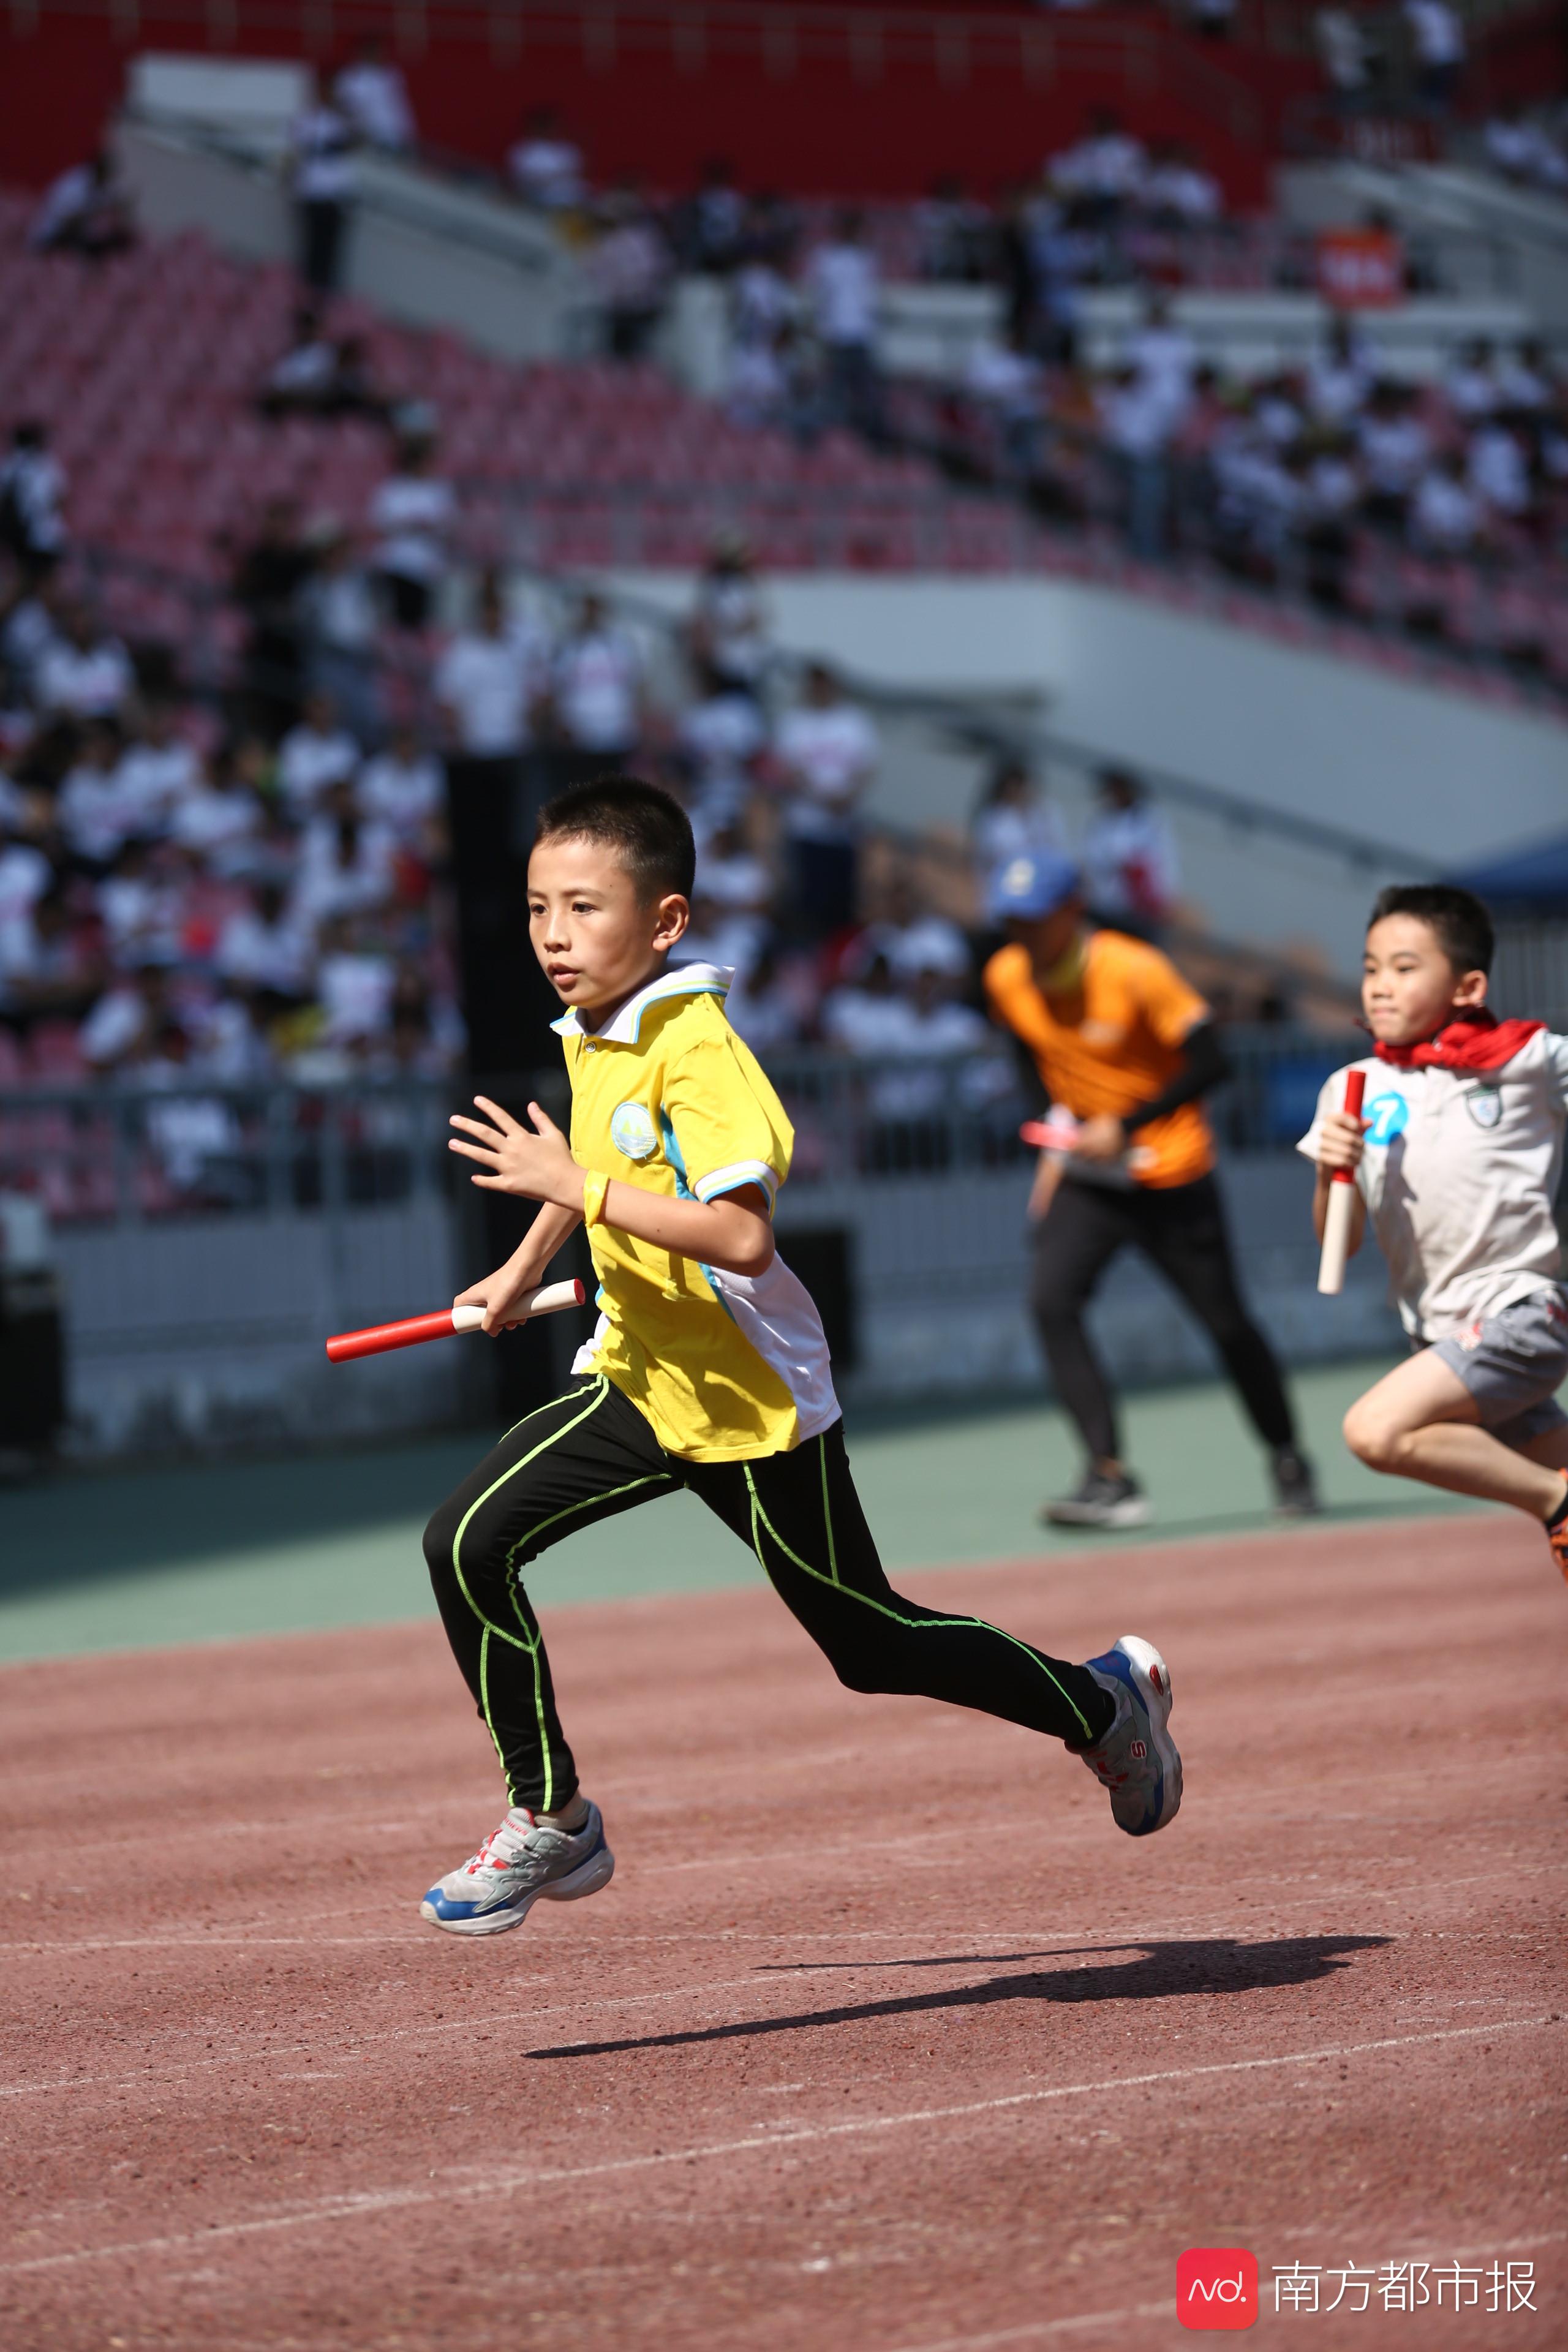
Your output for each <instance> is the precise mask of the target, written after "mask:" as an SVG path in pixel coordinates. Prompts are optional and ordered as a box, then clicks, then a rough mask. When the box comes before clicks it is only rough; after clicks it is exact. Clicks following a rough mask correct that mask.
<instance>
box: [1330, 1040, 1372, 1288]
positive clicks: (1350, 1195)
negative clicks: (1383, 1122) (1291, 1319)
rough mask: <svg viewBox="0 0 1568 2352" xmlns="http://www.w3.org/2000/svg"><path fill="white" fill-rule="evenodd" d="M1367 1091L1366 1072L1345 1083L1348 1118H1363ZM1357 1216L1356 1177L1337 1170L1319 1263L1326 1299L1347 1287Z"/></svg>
mask: <svg viewBox="0 0 1568 2352" xmlns="http://www.w3.org/2000/svg"><path fill="white" fill-rule="evenodd" d="M1365 1092H1366V1072H1365V1071H1364V1070H1352V1072H1351V1073H1350V1076H1348V1077H1347V1078H1346V1080H1345V1116H1346V1118H1360V1117H1361V1106H1362V1097H1363V1095H1364V1094H1365ZM1354 1214H1355V1178H1354V1176H1353V1175H1352V1173H1351V1171H1350V1170H1349V1169H1348V1168H1336V1169H1335V1170H1334V1172H1333V1174H1332V1175H1331V1177H1330V1179H1329V1204H1328V1208H1327V1210H1326V1212H1325V1213H1324V1216H1323V1254H1322V1255H1321V1258H1320V1259H1319V1260H1318V1288H1319V1289H1320V1290H1321V1292H1322V1294H1323V1296H1324V1297H1325V1298H1337V1297H1339V1295H1340V1292H1341V1291H1342V1289H1343V1288H1344V1286H1345V1260H1346V1258H1347V1257H1348V1256H1349V1255H1350V1239H1351V1219H1352V1217H1353V1215H1354Z"/></svg>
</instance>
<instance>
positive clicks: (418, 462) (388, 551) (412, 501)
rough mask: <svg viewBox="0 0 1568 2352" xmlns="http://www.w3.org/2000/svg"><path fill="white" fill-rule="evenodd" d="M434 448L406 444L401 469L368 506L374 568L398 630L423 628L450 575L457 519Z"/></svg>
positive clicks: (421, 443) (428, 443)
mask: <svg viewBox="0 0 1568 2352" xmlns="http://www.w3.org/2000/svg"><path fill="white" fill-rule="evenodd" d="M435 467H436V449H435V444H434V443H433V442H432V441H431V440H429V439H428V438H424V437H422V438H419V439H416V440H410V441H405V442H404V443H403V444H402V446H401V447H400V449H399V452H398V458H397V467H396V471H395V473H391V474H389V475H388V476H387V478H386V479H385V481H384V482H383V483H382V484H381V486H380V488H378V489H377V491H376V493H375V495H374V498H373V499H372V500H371V503H370V522H371V529H372V530H374V532H375V533H376V534H377V544H376V550H375V569H376V572H377V573H378V574H379V576H380V578H381V581H382V583H383V585H384V589H385V591H386V596H387V604H388V609H389V611H390V613H391V616H392V619H393V621H394V622H395V625H396V626H397V627H398V628H400V629H422V628H424V626H425V625H426V622H427V621H428V620H429V618H430V610H431V605H432V604H433V603H434V601H435V597H436V593H437V590H438V589H439V587H440V585H441V583H442V581H443V580H444V579H445V577H446V573H447V538H448V536H449V534H450V532H451V530H452V525H453V522H454V520H456V515H457V500H456V499H454V497H453V495H452V488H451V484H450V483H449V482H444V481H442V480H440V479H439V478H437V474H436V470H435Z"/></svg>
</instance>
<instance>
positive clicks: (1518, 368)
mask: <svg viewBox="0 0 1568 2352" xmlns="http://www.w3.org/2000/svg"><path fill="white" fill-rule="evenodd" d="M1497 390H1498V406H1499V407H1500V408H1501V409H1504V410H1506V411H1509V412H1510V413H1512V414H1515V415H1517V414H1519V413H1520V412H1521V411H1523V412H1524V413H1526V414H1534V413H1537V412H1539V411H1541V410H1542V409H1547V408H1550V407H1551V405H1552V397H1553V392H1554V386H1553V383H1552V363H1551V362H1550V360H1549V359H1548V358H1547V356H1546V347H1545V345H1544V344H1543V343H1542V341H1540V340H1539V339H1538V338H1537V337H1536V336H1534V335H1531V336H1529V337H1527V338H1526V340H1525V341H1523V342H1521V344H1520V345H1519V347H1518V349H1517V350H1516V351H1515V352H1514V354H1513V356H1512V358H1511V359H1505V360H1503V361H1501V362H1500V363H1499V365H1498V370H1497Z"/></svg>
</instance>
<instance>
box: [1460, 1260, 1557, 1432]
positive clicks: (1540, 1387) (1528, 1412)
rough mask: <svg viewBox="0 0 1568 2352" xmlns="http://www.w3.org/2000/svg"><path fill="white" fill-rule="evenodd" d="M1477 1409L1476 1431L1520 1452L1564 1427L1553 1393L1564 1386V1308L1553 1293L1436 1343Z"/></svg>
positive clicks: (1537, 1295)
mask: <svg viewBox="0 0 1568 2352" xmlns="http://www.w3.org/2000/svg"><path fill="white" fill-rule="evenodd" d="M1432 1352H1433V1354H1434V1355H1436V1356H1441V1358H1442V1359H1443V1361H1444V1362H1445V1363H1446V1364H1447V1366H1448V1368H1449V1370H1451V1371H1456V1372H1458V1376H1459V1378H1460V1379H1461V1380H1462V1381H1463V1382H1464V1383H1465V1386H1466V1388H1467V1389H1468V1391H1469V1392H1470V1394H1471V1395H1472V1396H1473V1397H1474V1399H1475V1401H1476V1402H1477V1404H1478V1405H1479V1407H1480V1415H1481V1427H1482V1428H1483V1429H1489V1430H1490V1431H1491V1433H1492V1435H1493V1436H1494V1437H1500V1438H1501V1440H1502V1442H1503V1444H1505V1445H1524V1444H1528V1443H1529V1441H1530V1439H1531V1438H1532V1437H1543V1436H1544V1435H1545V1433H1546V1432H1547V1431H1548V1430H1549V1429H1561V1428H1562V1427H1563V1424H1564V1423H1568V1412H1563V1408H1562V1406H1561V1405H1560V1404H1559V1403H1558V1402H1557V1391H1558V1390H1559V1389H1560V1388H1561V1387H1562V1385H1563V1381H1565V1380H1568V1306H1565V1305H1564V1304H1563V1297H1562V1296H1561V1294H1560V1293H1559V1292H1557V1291H1555V1290H1538V1291H1536V1292H1535V1293H1534V1295H1533V1296H1532V1297H1529V1298H1521V1299H1518V1300H1516V1302H1515V1303H1514V1305H1513V1306H1511V1307H1500V1309H1499V1310H1498V1312H1497V1313H1496V1314H1495V1315H1488V1316H1487V1317H1485V1318H1483V1320H1481V1321H1480V1322H1478V1323H1467V1325H1466V1326H1465V1328H1464V1329H1463V1330H1462V1331H1455V1332H1453V1333H1452V1334H1451V1335H1450V1336H1449V1338H1447V1339H1438V1340H1436V1341H1435V1342H1434V1343H1433V1349H1432Z"/></svg>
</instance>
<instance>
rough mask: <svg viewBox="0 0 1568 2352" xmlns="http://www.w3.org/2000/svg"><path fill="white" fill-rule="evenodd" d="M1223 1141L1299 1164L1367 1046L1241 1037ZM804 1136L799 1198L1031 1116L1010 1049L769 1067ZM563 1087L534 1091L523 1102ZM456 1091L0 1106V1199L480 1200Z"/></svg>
mask: <svg viewBox="0 0 1568 2352" xmlns="http://www.w3.org/2000/svg"><path fill="white" fill-rule="evenodd" d="M1229 1050H1230V1054H1231V1058H1232V1062H1233V1076H1232V1077H1231V1079H1230V1081H1229V1082H1228V1083H1227V1085H1226V1087H1225V1088H1224V1089H1223V1090H1222V1091H1221V1092H1220V1093H1219V1094H1218V1095H1216V1097H1215V1100H1214V1105H1213V1113H1214V1118H1215V1127H1216V1130H1217V1132H1218V1134H1219V1136H1220V1139H1221V1140H1222V1142H1223V1144H1224V1145H1225V1146H1226V1149H1227V1150H1231V1151H1233V1152H1236V1153H1240V1154H1251V1153H1258V1152H1268V1151H1277V1150H1287V1149H1289V1146H1290V1145H1291V1144H1293V1143H1294V1141H1295V1139H1296V1138H1297V1137H1298V1136H1299V1135H1300V1133H1301V1132H1302V1130H1303V1129H1305V1127H1306V1126H1307V1124H1308V1122H1309V1120H1310V1117H1311V1111H1312V1105H1313V1103H1314V1101H1315V1099H1316V1097H1317V1090H1318V1087H1320V1085H1321V1083H1322V1080H1323V1078H1324V1077H1326V1076H1327V1075H1328V1074H1329V1072H1330V1071H1331V1069H1333V1068H1335V1067H1336V1066H1338V1065H1339V1064H1341V1063H1342V1062H1343V1061H1344V1060H1345V1059H1346V1058H1347V1056H1348V1055H1350V1054H1352V1053H1353V1051H1354V1050H1355V1039H1354V1037H1353V1035H1351V1034H1347V1035H1346V1036H1344V1037H1343V1038H1338V1037H1329V1036H1318V1035H1314V1034H1310V1033H1306V1032H1300V1031H1295V1030H1278V1031H1276V1030H1270V1029H1261V1030H1237V1031H1234V1032H1232V1033H1230V1037H1229ZM768 1067H769V1072H770V1075H771V1076H772V1077H773V1083H774V1084H775V1086H776V1087H778V1089H779V1093H780V1095H781V1097H782V1098H783V1100H784V1105H785V1107H786V1108H787V1109H788V1111H789V1113H790V1117H791V1118H792V1120H793V1121H794V1123H795V1166H794V1170H793V1172H792V1187H793V1189H794V1191H795V1193H796V1195H798V1194H799V1193H800V1192H805V1191H806V1190H808V1189H810V1188H811V1187H813V1186H818V1185H833V1186H836V1187H837V1186H840V1185H844V1184H854V1183H857V1182H863V1181H876V1182H882V1181H889V1180H896V1179H898V1178H900V1177H904V1176H909V1177H931V1176H937V1175H944V1174H953V1175H957V1174H960V1173H964V1172H968V1171H976V1170H982V1169H999V1168H1005V1167H1008V1166H1011V1165H1015V1164H1017V1165H1021V1164H1022V1163H1023V1162H1024V1161H1025V1160H1027V1158H1028V1157H1029V1153H1028V1150H1027V1149H1026V1146H1025V1145H1024V1144H1023V1143H1021V1142H1020V1141H1019V1139H1018V1125H1019V1121H1020V1119H1021V1118H1022V1117H1023V1116H1024V1115H1025V1113H1026V1108H1027V1101H1026V1095H1025V1092H1024V1091H1023V1088H1022V1087H1021V1084H1020V1079H1019V1076H1018V1072H1017V1068H1016V1065H1015V1063H1014V1061H1013V1059H1012V1056H1011V1055H1010V1054H1009V1052H1008V1051H1007V1049H1006V1048H1005V1045H1002V1043H1001V1042H1000V1041H999V1040H998V1041H997V1042H996V1043H995V1044H994V1045H984V1046H983V1047H981V1048H980V1049H978V1050H977V1051H975V1052H973V1053H971V1054H966V1055H961V1056H958V1057H956V1058H954V1057H948V1058H944V1059H914V1058H910V1059H889V1060H883V1061H874V1062H865V1061H855V1060H851V1059H849V1058H847V1056H845V1055H837V1054H833V1053H828V1052H823V1051H820V1050H802V1051H797V1052H793V1053H789V1054H780V1055H769V1056H768ZM557 1084H558V1078H557V1076H556V1074H553V1073H552V1076H551V1077H550V1079H548V1080H541V1079H531V1080H529V1081H528V1082H527V1084H526V1085H525V1086H520V1088H519V1091H520V1092H521V1093H523V1094H526V1093H527V1092H528V1091H529V1090H534V1091H537V1090H538V1089H539V1088H540V1087H542V1086H544V1085H550V1086H551V1087H554V1086H555V1085H557ZM462 1093H463V1087H462V1082H461V1081H460V1080H459V1079H458V1078H456V1077H454V1078H453V1079H451V1080H419V1081H388V1082H386V1083H384V1084H369V1083H366V1084H356V1085H350V1086H343V1087H310V1086H304V1087H301V1086H292V1085H282V1084H279V1085H272V1086H259V1087H226V1086H219V1085H216V1084H207V1083H204V1082H200V1081H197V1082H195V1083H187V1084H183V1085H180V1086H177V1087H175V1086H167V1087H165V1086H156V1087H135V1086H126V1085H118V1084H112V1085H89V1086H79V1087H57V1088H48V1089H46V1088H35V1089H28V1090H26V1091H9V1092H5V1093H3V1094H0V1192H31V1193H34V1194H36V1195H37V1196H38V1197H39V1198H40V1199H41V1200H42V1201H43V1202H44V1204H45V1206H46V1208H47V1211H48V1213H49V1216H50V1219H51V1222H52V1223H54V1224H55V1225H56V1226H57V1227H61V1228H64V1227H72V1226H86V1225H99V1226H101V1225H104V1224H121V1225H141V1224H168V1223H179V1222H182V1221H186V1222H189V1221H200V1222H206V1221H209V1220H212V1219H215V1218H224V1217H234V1216H244V1217H247V1218H255V1217H263V1218H264V1217H268V1216H283V1215H289V1216H293V1215H298V1214H301V1213H317V1212H319V1213H321V1214H322V1215H324V1216H326V1217H329V1218H333V1217H342V1216H349V1215H352V1214H353V1213H354V1212H356V1211H360V1210H368V1209H375V1208H388V1207H395V1206H403V1205H407V1204H411V1203H415V1202H428V1201H432V1200H438V1201H443V1202H447V1203H448V1204H455V1203H456V1202H457V1201H458V1200H459V1199H460V1198H463V1197H466V1195H465V1194H464V1191H463V1183H462V1180H463V1177H464V1175H465V1174H466V1173H467V1171H466V1170H465V1169H459V1168H458V1164H457V1162H456V1161H455V1160H454V1159H453V1158H452V1156H451V1155H450V1154H449V1153H448V1152H447V1148H446V1147H447V1112H448V1111H449V1109H450V1108H452V1106H453V1105H454V1104H455V1103H456V1102H457V1101H458V1099H459V1097H460V1096H461V1095H462Z"/></svg>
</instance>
